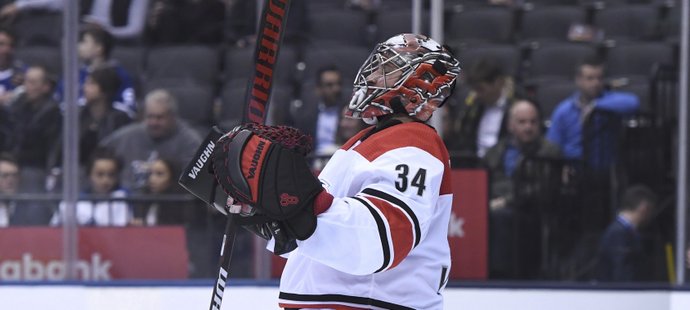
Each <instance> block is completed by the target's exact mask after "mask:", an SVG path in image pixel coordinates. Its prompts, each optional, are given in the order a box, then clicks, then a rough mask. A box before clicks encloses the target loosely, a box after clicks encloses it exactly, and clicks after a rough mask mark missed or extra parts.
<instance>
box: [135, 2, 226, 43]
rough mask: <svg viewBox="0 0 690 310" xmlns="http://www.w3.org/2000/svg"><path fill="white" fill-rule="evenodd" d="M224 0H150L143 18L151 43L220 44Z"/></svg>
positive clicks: (223, 20) (148, 40) (223, 18)
mask: <svg viewBox="0 0 690 310" xmlns="http://www.w3.org/2000/svg"><path fill="white" fill-rule="evenodd" d="M225 12H226V9H225V3H224V1H222V0H178V1H170V0H153V1H152V3H151V10H150V12H149V17H148V18H147V20H146V26H147V27H146V37H147V42H148V43H151V44H190V43H192V44H193V43H197V44H220V43H221V41H222V40H223V26H224V23H225Z"/></svg>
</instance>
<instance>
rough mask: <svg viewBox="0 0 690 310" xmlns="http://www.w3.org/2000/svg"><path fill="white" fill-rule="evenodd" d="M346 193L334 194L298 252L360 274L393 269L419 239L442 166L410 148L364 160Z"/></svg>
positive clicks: (436, 193) (441, 176) (429, 214)
mask: <svg viewBox="0 0 690 310" xmlns="http://www.w3.org/2000/svg"><path fill="white" fill-rule="evenodd" d="M365 165H368V166H367V167H364V169H361V171H362V175H361V176H355V179H357V178H358V177H360V178H359V179H358V181H357V182H355V183H356V184H361V185H359V191H358V192H357V193H356V194H355V195H353V196H351V197H343V198H336V199H334V201H333V204H332V205H331V207H330V208H329V209H328V210H327V211H326V212H324V213H322V214H320V215H319V217H318V224H317V227H316V231H315V232H314V234H313V235H312V236H311V237H310V238H309V239H307V240H305V241H302V242H300V243H299V251H300V253H301V254H302V255H304V256H307V257H309V258H311V259H313V260H315V261H317V262H319V263H322V264H324V265H327V266H329V267H331V268H334V269H337V270H339V271H342V272H346V273H350V274H355V275H365V274H372V273H376V272H381V271H385V270H388V269H391V268H395V266H397V265H398V264H399V263H400V262H401V261H402V260H403V259H404V258H405V257H407V255H408V253H410V251H412V250H413V249H414V248H415V247H416V246H417V245H418V244H419V243H420V241H421V240H423V239H424V237H425V235H426V232H427V231H428V228H429V222H430V219H431V217H432V215H433V212H434V209H435V207H436V203H437V200H438V198H439V193H440V188H441V183H442V182H443V179H444V175H445V173H444V171H445V169H446V165H445V164H444V163H443V162H442V161H441V160H439V159H438V158H437V157H436V156H434V155H432V154H430V153H428V152H426V151H423V150H421V149H419V148H416V147H403V148H397V149H394V150H391V151H388V152H386V153H385V154H383V155H381V156H378V157H377V158H376V159H375V160H372V161H370V162H366V163H365Z"/></svg>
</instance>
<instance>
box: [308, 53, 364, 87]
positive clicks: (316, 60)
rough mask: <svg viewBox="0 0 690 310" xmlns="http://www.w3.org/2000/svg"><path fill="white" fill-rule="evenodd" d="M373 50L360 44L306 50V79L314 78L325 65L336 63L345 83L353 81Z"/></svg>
mask: <svg viewBox="0 0 690 310" xmlns="http://www.w3.org/2000/svg"><path fill="white" fill-rule="evenodd" d="M370 52H371V50H369V49H368V48H364V47H359V46H322V47H320V48H310V49H307V50H306V51H305V55H304V64H305V71H304V77H305V80H309V79H314V78H315V75H316V72H317V71H318V70H319V68H320V67H322V66H325V65H335V66H336V67H338V69H340V71H341V72H342V77H343V81H344V83H350V84H351V83H352V82H353V81H354V79H355V76H356V75H357V72H358V71H359V67H360V66H361V65H362V63H364V61H365V60H366V59H367V57H368V56H369V53H370Z"/></svg>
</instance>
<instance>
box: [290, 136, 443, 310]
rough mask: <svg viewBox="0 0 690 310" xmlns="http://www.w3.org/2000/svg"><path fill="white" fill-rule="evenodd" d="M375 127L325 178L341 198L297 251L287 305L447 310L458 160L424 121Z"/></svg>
mask: <svg viewBox="0 0 690 310" xmlns="http://www.w3.org/2000/svg"><path fill="white" fill-rule="evenodd" d="M382 128H383V129H378V130H376V131H375V132H373V131H372V130H373V129H371V128H369V129H365V130H363V131H362V132H360V133H358V134H357V135H355V136H354V137H353V138H352V139H350V141H348V142H347V143H346V144H345V145H344V146H343V147H342V148H341V149H340V150H338V151H336V153H335V154H334V155H333V157H332V158H331V159H330V161H329V162H328V164H327V165H326V167H325V168H324V170H323V171H322V172H321V174H320V175H319V179H320V180H321V182H322V184H323V187H324V188H325V189H326V190H327V191H328V192H329V193H330V194H332V195H333V196H334V198H335V199H334V200H333V203H332V205H331V207H330V208H329V209H328V210H327V211H326V212H324V213H322V214H320V215H319V216H318V222H317V226H316V231H315V232H314V234H313V235H312V236H311V237H309V238H308V239H306V240H304V241H298V244H299V246H298V247H297V249H296V250H294V251H293V252H291V253H290V254H289V257H288V262H287V265H286V266H285V269H284V271H283V275H282V277H281V283H280V300H279V303H280V306H281V307H285V308H310V309H314V308H316V309H442V308H443V297H442V295H441V292H442V290H443V288H444V287H445V284H446V282H447V279H448V273H449V268H450V250H449V246H448V239H447V233H448V221H449V217H450V212H451V203H452V199H453V198H452V194H451V184H450V183H451V180H450V168H449V156H448V151H447V150H446V148H445V146H444V144H443V142H442V141H441V138H440V137H439V136H438V135H437V134H436V132H435V130H434V129H433V128H431V127H429V126H427V125H426V124H423V123H418V122H408V123H399V122H398V123H397V124H394V125H393V126H388V127H386V126H383V127H382Z"/></svg>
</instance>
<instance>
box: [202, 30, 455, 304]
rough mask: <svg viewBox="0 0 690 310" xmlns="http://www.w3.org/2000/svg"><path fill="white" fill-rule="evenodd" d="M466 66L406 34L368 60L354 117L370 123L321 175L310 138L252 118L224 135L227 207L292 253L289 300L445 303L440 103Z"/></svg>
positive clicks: (445, 183)
mask: <svg viewBox="0 0 690 310" xmlns="http://www.w3.org/2000/svg"><path fill="white" fill-rule="evenodd" d="M459 73H460V66H459V62H458V60H457V59H455V58H454V57H453V55H451V53H450V52H449V51H448V50H447V49H446V48H444V47H443V46H441V45H440V44H438V43H437V42H435V41H434V40H432V39H430V38H428V37H425V36H422V35H415V34H401V35H397V36H394V37H392V38H390V39H388V40H386V41H385V42H383V43H380V44H378V45H377V46H376V47H375V49H374V51H373V52H372V53H371V55H370V56H369V57H368V59H366V61H365V62H364V64H363V65H362V67H361V68H360V70H359V72H358V74H357V76H356V78H355V83H354V90H353V95H352V99H351V101H350V103H349V106H348V110H347V112H346V116H348V117H353V118H360V119H363V120H364V121H365V122H366V123H367V124H369V125H370V127H368V128H366V129H364V130H363V131H361V132H359V133H358V134H356V135H355V136H354V137H352V138H351V139H350V140H349V141H348V142H347V143H345V144H344V145H343V146H342V148H341V149H340V150H338V151H337V152H335V154H334V155H333V157H332V158H331V159H330V161H329V162H328V164H327V165H326V166H325V168H324V169H323V171H322V172H321V173H320V175H319V176H318V177H315V176H313V174H312V173H311V171H310V170H309V167H308V165H307V161H306V159H305V156H306V155H307V153H308V152H309V151H310V148H311V145H310V143H311V142H310V138H309V137H306V136H304V135H302V134H301V133H300V132H299V131H297V130H296V129H293V128H288V127H276V126H264V125H259V124H247V125H241V126H239V127H236V128H235V129H233V130H232V131H230V132H229V133H227V134H225V135H224V136H223V137H222V138H221V139H219V140H218V142H217V147H216V148H215V150H214V152H213V155H212V162H213V164H212V167H213V174H214V176H215V178H216V180H217V182H218V183H219V184H220V187H221V188H222V189H223V191H224V192H225V193H226V194H227V195H228V196H229V197H232V198H231V199H228V201H229V204H228V205H226V206H223V209H224V210H221V211H223V212H231V213H239V212H241V213H242V215H243V216H242V217H241V220H239V223H240V224H241V225H244V227H245V228H247V229H250V230H251V231H253V232H255V233H256V234H258V235H259V236H261V237H263V238H265V239H267V240H269V243H268V247H269V249H270V250H271V251H273V252H274V253H276V254H281V255H284V256H286V257H287V258H288V260H287V264H286V266H285V269H284V271H283V274H282V277H281V280H280V296H279V305H280V306H281V307H283V308H286V309H302V308H309V309H334V308H337V309H442V308H443V297H442V291H443V288H444V286H445V284H446V282H447V278H448V274H449V268H450V251H449V246H448V241H447V237H446V236H447V229H448V221H449V216H450V212H451V202H452V199H453V197H452V194H451V184H450V183H451V180H450V168H449V156H448V151H447V150H446V148H445V146H444V144H443V142H442V140H441V138H440V137H439V136H438V134H437V133H436V131H435V130H434V128H432V127H431V126H429V125H427V124H426V122H427V121H428V120H429V118H430V117H431V115H432V114H433V112H434V111H435V110H436V109H437V108H438V107H440V106H441V105H443V103H444V101H445V100H446V99H447V98H448V97H449V96H450V94H451V91H452V89H453V86H454V83H455V81H456V78H457V76H458V74H459Z"/></svg>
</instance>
